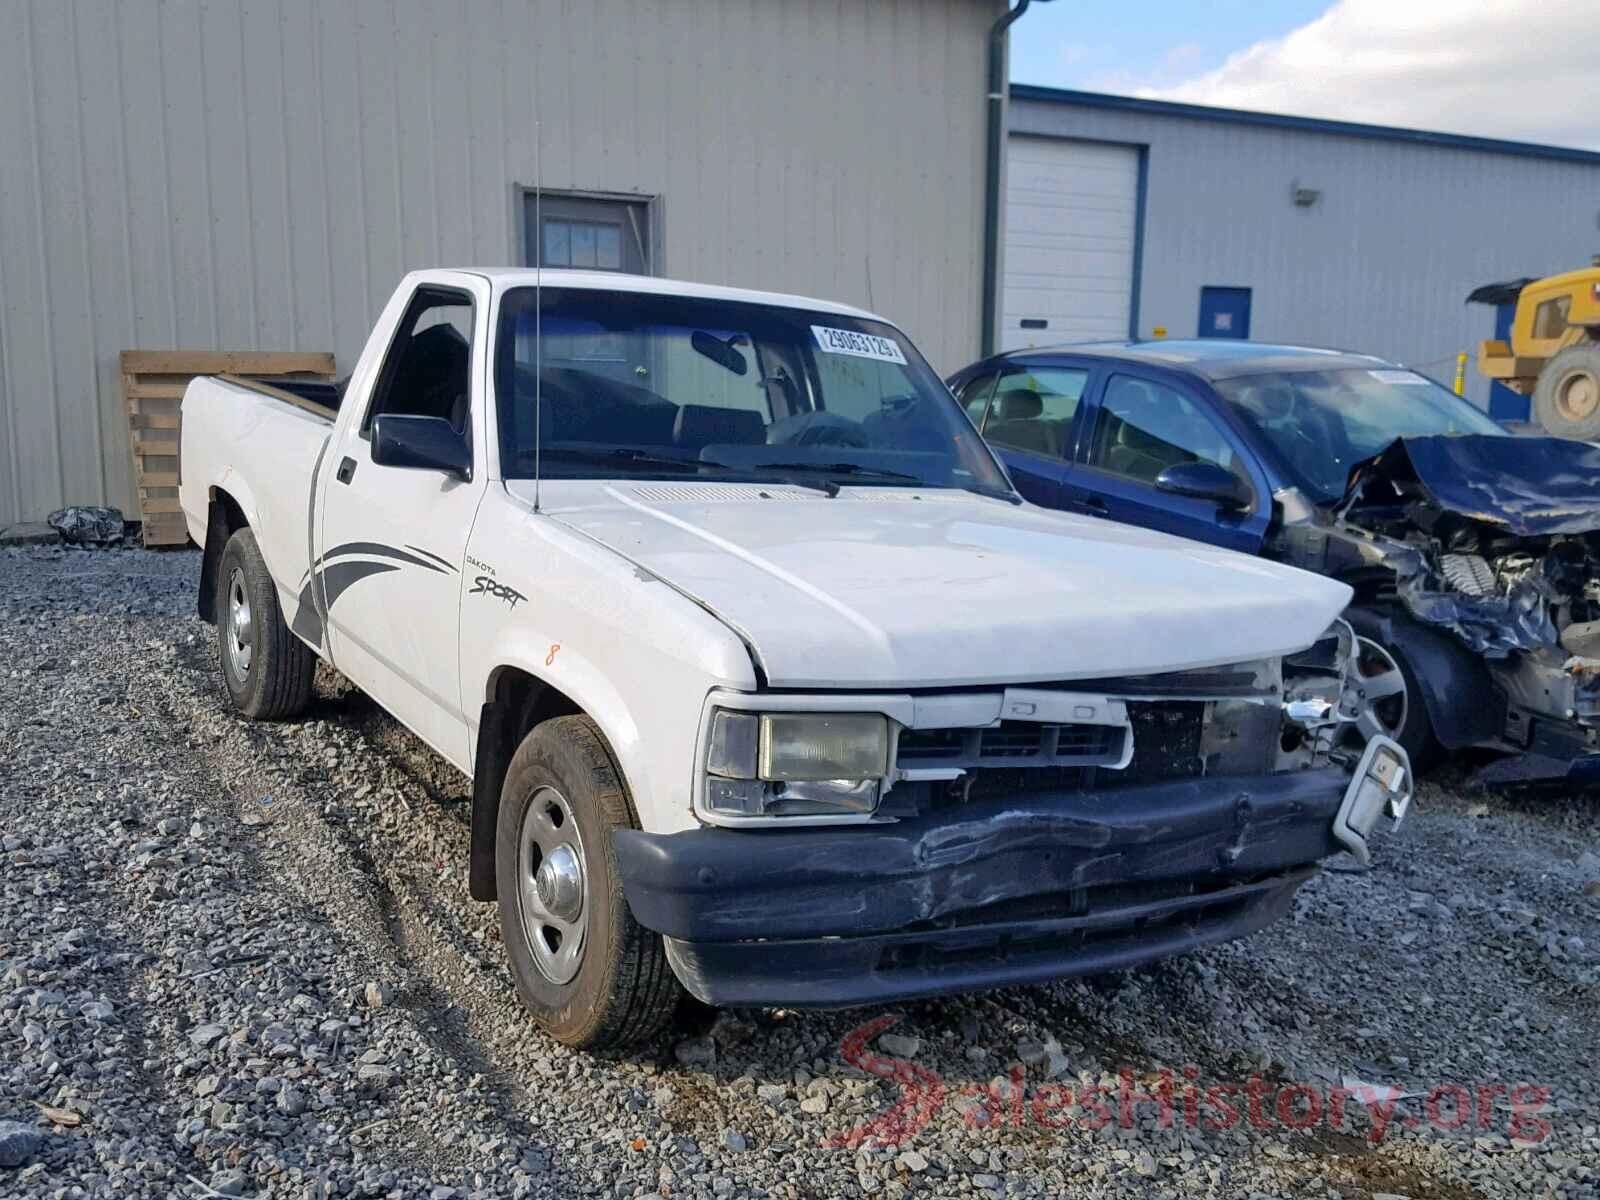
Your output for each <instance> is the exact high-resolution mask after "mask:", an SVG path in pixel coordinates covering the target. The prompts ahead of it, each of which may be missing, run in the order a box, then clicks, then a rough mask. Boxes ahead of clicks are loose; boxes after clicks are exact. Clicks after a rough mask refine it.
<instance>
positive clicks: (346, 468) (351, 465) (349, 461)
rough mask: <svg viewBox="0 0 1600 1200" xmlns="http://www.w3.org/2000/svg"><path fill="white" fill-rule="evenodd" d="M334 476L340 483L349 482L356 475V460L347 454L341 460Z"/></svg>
mask: <svg viewBox="0 0 1600 1200" xmlns="http://www.w3.org/2000/svg"><path fill="white" fill-rule="evenodd" d="M333 477H334V478H335V479H337V480H338V481H339V482H340V483H349V482H350V481H351V480H352V479H354V478H355V477H356V460H355V459H353V458H350V457H349V456H348V455H347V456H345V457H344V458H343V459H341V460H340V461H339V469H338V470H337V471H335V472H334V473H333Z"/></svg>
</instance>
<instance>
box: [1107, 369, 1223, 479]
mask: <svg viewBox="0 0 1600 1200" xmlns="http://www.w3.org/2000/svg"><path fill="white" fill-rule="evenodd" d="M1089 461H1090V463H1091V464H1093V465H1094V466H1097V467H1100V468H1102V469H1103V470H1106V471H1110V472H1111V473H1112V474H1115V475H1122V476H1126V477H1127V478H1129V479H1136V480H1138V481H1139V482H1141V483H1149V484H1154V483H1155V481H1156V476H1158V475H1160V474H1161V472H1162V471H1164V470H1166V469H1167V468H1168V467H1171V466H1176V465H1177V464H1179V463H1188V462H1209V463H1215V464H1216V465H1217V466H1219V467H1222V468H1223V469H1224V470H1228V471H1232V472H1233V473H1234V474H1235V475H1238V476H1239V477H1240V478H1241V479H1248V476H1246V475H1245V472H1244V469H1243V467H1242V466H1241V465H1240V463H1239V462H1238V457H1237V456H1236V455H1235V454H1234V452H1233V448H1232V446H1231V445H1230V443H1229V442H1228V439H1227V437H1226V436H1225V435H1224V434H1223V432H1222V430H1221V429H1219V428H1218V427H1217V424H1216V422H1215V421H1214V420H1213V419H1212V418H1211V416H1210V414H1208V413H1206V412H1205V411H1204V410H1202V409H1201V408H1200V406H1199V405H1198V404H1196V403H1195V402H1194V401H1192V400H1191V399H1189V397H1187V396H1185V395H1184V394H1183V393H1182V392H1180V391H1178V390H1177V389H1176V388H1171V387H1168V386H1166V385H1165V384H1162V383H1156V382H1155V381H1153V380H1149V379H1135V378H1133V377H1132V376H1128V375H1117V376H1113V377H1112V379H1111V380H1110V381H1109V382H1108V383H1107V384H1106V390H1105V397H1104V399H1103V400H1102V401H1101V402H1100V420H1099V422H1098V423H1097V425H1096V428H1095V432H1094V444H1093V446H1092V447H1091V449H1090V454H1089Z"/></svg>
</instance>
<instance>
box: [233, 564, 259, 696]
mask: <svg viewBox="0 0 1600 1200" xmlns="http://www.w3.org/2000/svg"><path fill="white" fill-rule="evenodd" d="M227 645H228V658H229V659H230V660H231V661H232V663H233V669H234V671H235V672H237V673H238V675H239V678H241V679H243V678H244V677H245V676H246V675H248V674H250V656H251V655H252V654H253V653H254V651H255V618H254V617H253V616H252V615H251V613H250V589H249V588H248V587H247V586H246V585H245V581H244V572H243V571H241V570H235V571H234V572H233V574H232V575H231V576H229V578H228V642H227Z"/></svg>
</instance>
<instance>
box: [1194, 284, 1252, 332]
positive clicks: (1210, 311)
mask: <svg viewBox="0 0 1600 1200" xmlns="http://www.w3.org/2000/svg"><path fill="white" fill-rule="evenodd" d="M1200 336H1201V337H1203V338H1247V337H1249V336H1250V289H1249V288H1245V287H1203V288H1201V289H1200Z"/></svg>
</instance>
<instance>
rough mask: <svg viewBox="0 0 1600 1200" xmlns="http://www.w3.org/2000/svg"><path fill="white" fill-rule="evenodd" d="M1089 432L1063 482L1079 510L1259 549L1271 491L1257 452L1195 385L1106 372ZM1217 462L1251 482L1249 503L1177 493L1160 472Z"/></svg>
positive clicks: (1203, 539) (1231, 547) (1250, 551)
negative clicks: (1230, 504) (1229, 505)
mask: <svg viewBox="0 0 1600 1200" xmlns="http://www.w3.org/2000/svg"><path fill="white" fill-rule="evenodd" d="M1086 428H1087V430H1088V434H1087V436H1086V437H1084V438H1083V439H1082V440H1081V441H1082V444H1081V447H1080V452H1079V456H1078V461H1077V462H1076V463H1075V464H1074V466H1073V469H1072V470H1071V472H1070V473H1069V475H1068V478H1067V480H1066V481H1065V482H1064V484H1063V486H1062V491H1063V494H1064V496H1065V498H1066V499H1067V503H1068V507H1069V508H1070V509H1072V510H1073V511H1075V512H1083V513H1088V514H1091V515H1093V516H1099V517H1108V518H1110V519H1111V520H1113V521H1121V522H1123V523H1125V524H1128V525H1143V526H1144V527H1145V528H1147V529H1156V530H1160V531H1161V532H1163V533H1174V534H1177V535H1178V536H1179V537H1186V538H1192V539H1194V540H1195V541H1199V542H1208V543H1210V544H1211V545H1213V546H1223V547H1225V548H1227V549H1229V550H1240V551H1243V552H1244V553H1246V554H1259V553H1260V551H1261V546H1262V543H1263V541H1264V540H1265V538H1266V533H1267V525H1268V523H1269V521H1270V519H1271V516H1272V495H1271V492H1270V491H1269V490H1268V487H1267V481H1266V476H1265V474H1264V473H1263V471H1262V469H1261V466H1260V464H1259V463H1258V462H1257V461H1256V460H1255V457H1254V455H1252V454H1250V453H1249V451H1248V450H1246V448H1245V446H1244V444H1243V442H1242V441H1241V440H1240V439H1239V437H1238V436H1237V435H1236V434H1235V433H1234V430H1233V429H1232V427H1231V426H1230V425H1229V424H1228V423H1227V421H1226V420H1224V419H1223V418H1222V417H1221V416H1220V414H1218V413H1217V411H1216V410H1215V408H1214V407H1213V406H1212V405H1211V404H1210V403H1208V402H1207V401H1206V400H1205V399H1204V398H1203V397H1202V396H1201V395H1200V394H1199V393H1198V392H1197V391H1194V390H1192V389H1190V388H1187V387H1181V386H1178V385H1177V384H1175V383H1172V382H1169V381H1168V380H1166V379H1158V378H1154V377H1152V376H1147V375H1143V374H1141V373H1138V372H1135V371H1131V370H1119V371H1117V372H1115V373H1113V374H1112V375H1110V376H1109V378H1107V379H1106V381H1105V385H1104V386H1103V387H1102V388H1101V389H1100V392H1099V397H1098V399H1097V402H1096V403H1095V404H1094V405H1093V408H1092V411H1091V412H1090V413H1089V414H1088V421H1087V424H1086ZM1197 461H1203V462H1213V463H1216V464H1217V465H1218V466H1220V467H1222V468H1223V469H1224V470H1228V471H1231V472H1233V473H1234V474H1235V475H1236V476H1238V477H1239V478H1240V479H1242V480H1243V481H1244V482H1245V483H1246V484H1247V485H1248V486H1249V488H1250V492H1251V495H1252V497H1253V499H1252V501H1251V504H1250V505H1249V507H1247V508H1245V509H1243V510H1237V511H1233V510H1228V509H1224V508H1222V507H1221V506H1220V505H1218V504H1216V503H1214V502H1212V501H1208V500H1196V499H1192V498H1190V497H1187V496H1176V495H1173V494H1171V493H1170V492H1164V491H1161V490H1160V489H1159V488H1157V487H1156V478H1157V476H1159V475H1160V474H1161V472H1162V471H1163V470H1165V469H1166V468H1167V467H1169V466H1174V465H1176V464H1178V463H1182V462H1197Z"/></svg>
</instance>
